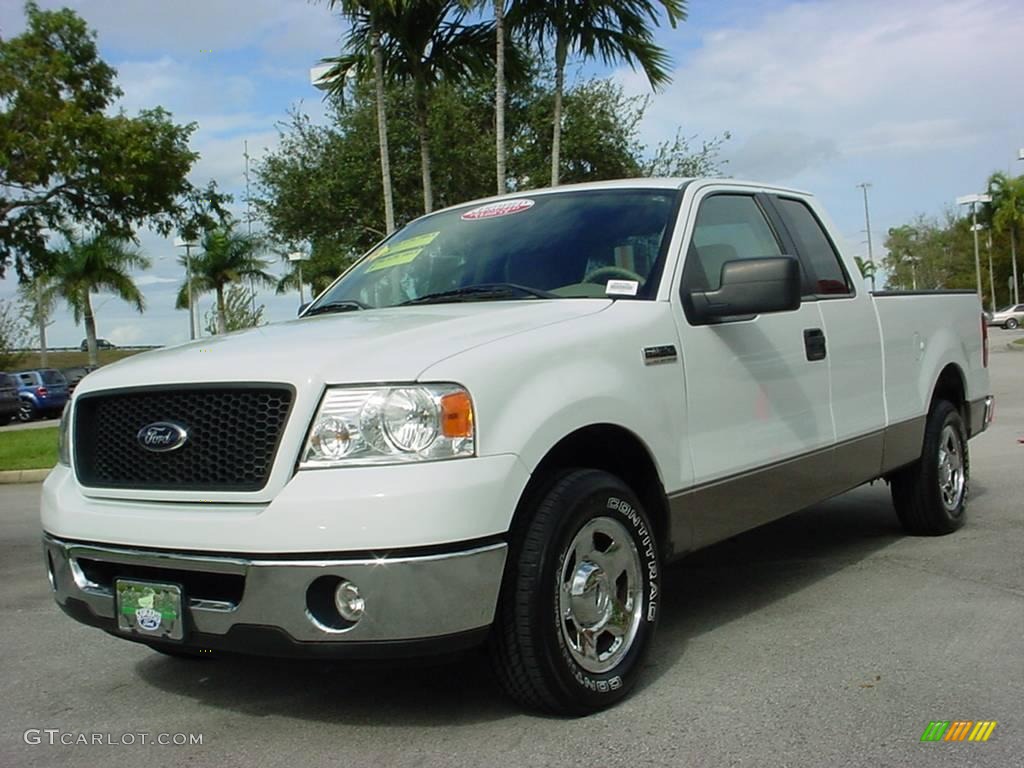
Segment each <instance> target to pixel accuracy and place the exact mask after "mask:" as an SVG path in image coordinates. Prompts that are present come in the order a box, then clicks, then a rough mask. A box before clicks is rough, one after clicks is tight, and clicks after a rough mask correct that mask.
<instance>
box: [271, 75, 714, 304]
mask: <svg viewBox="0 0 1024 768" xmlns="http://www.w3.org/2000/svg"><path fill="white" fill-rule="evenodd" d="M535 74H536V76H534V77H531V78H529V79H528V80H523V81H520V80H514V81H510V89H509V102H508V114H507V131H508V180H507V183H508V186H509V188H510V189H515V190H527V189H530V188H533V187H536V186H541V185H543V184H544V182H545V181H546V178H547V174H548V171H549V164H548V158H549V151H550V143H551V131H550V115H551V111H550V105H551V103H552V100H553V98H554V90H553V83H552V80H551V77H550V76H549V75H547V74H546V73H544V72H542V71H540V72H537V73H535ZM349 96H350V98H348V99H347V100H346V101H345V102H344V103H343V104H339V103H334V104H332V106H331V113H330V119H329V120H328V124H326V125H313V124H312V123H311V122H310V121H309V120H308V119H307V118H306V117H304V116H302V115H300V114H293V115H292V116H291V118H290V120H289V122H287V123H285V124H283V125H281V126H280V130H281V138H280V141H279V143H278V148H277V149H276V150H274V151H272V152H270V153H268V154H267V155H266V157H265V158H264V159H263V160H262V161H261V162H260V163H259V164H258V165H257V167H256V181H257V185H256V189H257V194H256V196H255V203H256V208H257V211H258V212H259V215H260V217H261V219H262V220H263V221H264V223H265V224H266V226H267V228H268V230H269V231H270V232H272V234H273V236H274V239H275V240H276V241H277V242H281V243H295V242H304V241H309V242H310V243H311V245H312V253H313V260H312V262H307V263H306V264H304V265H303V272H304V276H306V278H307V280H308V279H309V275H310V274H311V272H312V270H313V269H314V265H315V264H316V263H318V262H321V263H322V265H323V270H322V274H323V275H324V281H325V282H329V280H330V279H332V278H333V277H334V276H336V275H338V274H340V273H341V271H342V270H343V269H344V268H345V267H346V266H347V265H348V264H349V263H350V262H351V260H352V259H353V258H354V257H355V256H358V255H359V254H360V253H362V252H363V251H365V250H366V249H368V248H369V247H371V246H372V245H373V244H374V243H375V242H377V241H378V240H380V239H381V238H382V237H383V236H384V231H383V228H382V227H381V223H380V222H381V221H382V218H383V217H382V214H381V208H380V199H381V198H380V195H379V192H380V186H379V185H380V183H381V180H380V175H379V174H378V173H377V172H376V163H377V143H376V123H375V119H374V113H375V106H374V96H373V92H372V90H371V89H370V88H369V87H366V86H356V87H354V88H353V89H352V92H351V93H350V95H349ZM410 96H411V86H409V85H391V86H389V89H388V92H387V98H388V114H389V133H390V138H391V149H392V160H393V163H392V168H393V171H394V184H395V207H396V212H395V213H396V218H397V220H398V225H399V226H402V225H403V224H404V223H405V222H408V221H409V220H411V219H412V218H414V217H416V216H417V215H419V213H420V212H421V211H422V207H421V202H420V197H419V193H420V190H419V185H418V183H417V177H418V172H419V165H418V160H419V157H418V151H417V150H418V134H417V130H416V125H415V121H416V116H415V113H414V108H413V106H412V104H411V101H412V99H411V98H410ZM492 99H493V83H492V82H491V81H490V79H489V78H480V79H477V80H474V81H471V82H470V83H467V84H465V85H462V86H459V87H458V88H455V87H453V86H450V85H448V84H445V83H442V84H441V85H440V86H439V87H438V88H437V89H436V90H435V92H434V94H433V98H432V101H431V111H430V125H431V128H432V133H433V135H434V136H436V137H437V140H436V141H435V142H434V143H433V145H432V151H433V157H434V174H433V178H434V195H435V199H436V202H437V204H438V206H448V205H454V204H456V203H460V202H464V201H467V200H472V199H474V198H478V197H484V196H488V195H491V194H493V192H494V163H493V157H494V156H493V154H492V151H493V148H494V124H493V120H492V119H491V112H490V109H491V104H492ZM565 101H566V104H567V105H569V106H570V107H571V111H570V112H569V113H568V114H569V115H571V119H569V118H567V120H566V127H565V132H564V145H565V148H566V152H565V167H566V180H567V181H574V182H575V181H598V180H601V179H611V178H621V177H624V176H644V175H649V174H650V173H651V171H652V169H653V168H654V167H655V165H658V167H659V168H660V169H661V170H660V172H661V173H666V172H670V171H669V168H672V169H676V170H680V169H686V168H690V169H695V168H696V167H697V166H699V167H700V168H701V169H703V170H701V173H705V172H706V173H708V174H714V173H718V172H719V163H718V161H717V156H716V153H717V149H714V150H712V149H709V150H708V151H705V149H704V148H703V145H702V146H701V148H699V149H698V148H696V147H697V144H696V143H694V149H690V146H689V145H688V144H685V143H673V144H672V146H671V148H670V149H669V150H660V153H659V154H658V155H657V156H656V157H657V158H660V159H657V161H656V160H655V159H654V158H651V157H648V156H647V152H646V150H645V148H644V146H643V145H642V144H641V143H640V142H639V141H638V138H637V127H638V123H639V120H640V118H641V117H642V115H643V110H644V108H645V106H646V100H645V99H643V98H642V97H627V96H625V95H624V93H623V91H622V88H621V87H620V86H618V85H617V84H615V83H614V82H612V81H610V80H601V79H593V80H585V81H582V82H580V83H577V84H576V85H574V86H573V87H572V88H570V89H569V90H568V91H567V92H566V95H565ZM704 144H706V145H707V146H708V147H715V148H717V146H718V145H719V144H720V141H719V140H718V139H715V140H714V141H710V142H704ZM317 287H320V286H317ZM294 288H295V287H294V286H291V289H292V290H294Z"/></svg>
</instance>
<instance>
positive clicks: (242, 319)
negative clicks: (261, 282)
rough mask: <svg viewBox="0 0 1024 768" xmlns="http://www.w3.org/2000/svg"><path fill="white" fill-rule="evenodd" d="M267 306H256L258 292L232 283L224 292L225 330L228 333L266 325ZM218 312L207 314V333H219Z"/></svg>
mask: <svg viewBox="0 0 1024 768" xmlns="http://www.w3.org/2000/svg"><path fill="white" fill-rule="evenodd" d="M265 311H266V306H265V305H263V304H256V291H253V290H251V289H249V288H246V287H245V286H244V285H241V284H239V283H232V284H231V285H229V286H228V287H227V289H226V290H225V291H224V330H225V331H226V332H228V333H231V332H232V331H241V330H244V329H246V328H255V327H256V326H257V325H265V324H266V321H265V320H264V319H263V313H264V312H265ZM217 317H218V314H217V311H216V310H215V309H213V308H211V309H210V310H208V311H207V313H206V332H207V333H209V334H215V333H218V332H219V330H218V327H217Z"/></svg>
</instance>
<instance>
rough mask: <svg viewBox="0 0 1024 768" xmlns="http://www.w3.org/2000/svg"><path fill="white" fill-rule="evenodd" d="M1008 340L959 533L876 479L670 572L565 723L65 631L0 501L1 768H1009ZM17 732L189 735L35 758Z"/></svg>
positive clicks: (392, 685) (1012, 678)
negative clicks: (577, 715) (632, 658)
mask: <svg viewBox="0 0 1024 768" xmlns="http://www.w3.org/2000/svg"><path fill="white" fill-rule="evenodd" d="M1016 335H1019V334H1014V336H1016ZM1010 338H1012V337H1011V335H1010V334H1006V333H1004V332H1002V331H996V332H994V334H993V341H994V343H993V355H992V365H991V369H992V376H993V390H994V392H995V394H996V396H997V398H998V403H997V411H996V424H995V425H994V427H993V428H992V429H991V430H990V431H989V432H988V433H986V434H984V435H982V436H981V437H979V438H978V439H977V440H975V441H973V442H972V444H971V447H972V471H973V477H972V489H971V499H972V501H971V508H970V520H969V522H968V525H967V527H965V528H964V529H963V530H961V531H960V532H958V533H957V534H954V535H952V536H948V537H943V538H927V539H924V538H911V537H907V536H905V535H903V533H902V532H901V531H900V529H899V527H898V525H897V523H896V519H895V514H894V513H893V511H892V508H891V505H890V502H889V496H888V491H887V489H886V487H885V486H884V485H883V484H880V483H876V484H875V485H874V486H871V487H865V488H861V489H858V490H857V491H854V492H852V493H850V494H847V495H845V496H843V497H840V498H838V499H835V500H833V501H831V502H828V503H826V504H822V505H819V506H817V507H814V508H812V509H810V510H806V511H804V512H802V513H799V514H797V515H794V516H791V517H789V518H787V519H785V520H781V521H779V522H777V523H774V524H772V525H769V526H766V527H764V528H761V529H759V530H756V531H752V532H750V533H747V534H744V535H742V536H739V537H737V538H735V539H732V540H729V541H727V542H724V543H722V544H720V545H717V546H715V547H713V548H711V549H708V550H706V551H704V552H701V553H699V554H697V555H695V556H693V557H691V558H689V559H687V560H684V561H683V562H681V563H679V564H678V565H676V566H674V567H672V568H671V569H670V570H669V572H668V574H667V578H666V583H665V603H664V609H663V613H662V619H661V621H662V624H661V627H660V631H659V636H658V639H657V642H656V645H655V648H654V652H653V653H652V655H651V658H650V661H649V664H648V669H647V670H646V674H645V677H644V680H643V682H642V684H641V686H640V688H639V689H638V690H637V691H636V692H635V693H634V695H633V696H632V697H631V698H630V699H628V700H627V701H626V702H625V703H624V704H622V705H621V706H619V707H618V708H616V709H614V710H612V711H609V712H604V713H601V714H599V715H596V716H593V717H590V718H587V719H584V720H562V719H553V718H542V717H535V716H531V715H527V714H523V713H521V712H520V711H519V710H517V709H516V708H515V707H514V706H513V705H511V704H510V703H508V702H507V701H506V700H504V699H503V698H501V696H500V695H499V694H498V693H497V691H496V689H495V687H494V685H493V684H492V683H491V681H490V676H489V672H488V670H487V666H486V664H485V663H484V662H483V660H482V659H481V657H480V656H478V655H474V654H470V655H468V656H464V657H461V658H460V659H458V660H455V661H448V662H445V663H432V664H424V663H419V664H411V663H405V664H397V665H396V664H391V665H370V664H341V663H301V662H277V661H269V660H260V659H252V660H247V659H230V658H214V659H205V660H201V661H194V662H188V661H178V660H174V659H170V658H165V657H163V656H160V655H159V654H156V653H153V652H151V651H149V650H147V649H145V648H143V647H141V646H137V645H134V644H131V643H127V642H123V641H119V640H117V639H114V638H111V637H109V636H107V635H105V634H103V633H102V632H99V631H97V630H94V629H90V628H87V627H84V626H81V625H78V624H76V623H75V622H73V621H71V620H70V619H68V618H66V617H65V616H63V614H61V612H60V611H59V610H58V609H57V608H56V606H54V605H53V603H52V600H51V597H50V593H49V589H48V587H47V584H46V577H45V572H44V569H43V567H42V564H41V561H40V550H39V542H38V537H39V530H38V522H37V517H36V515H37V512H36V506H37V499H38V495H39V486H38V485H19V486H7V487H0V648H2V653H0V681H2V690H3V695H2V697H0V765H2V766H56V765H83V766H86V765H97V766H121V765H124V766H140V765H145V766H153V765H189V766H205V765H211V766H212V765H216V766H236V765H237V766H261V767H262V766H277V765H282V766H283V765H288V766H308V765H334V766H342V765H344V766H348V765H351V766H433V765H445V766H449V765H450V766H469V765H474V766H475V765H481V766H483V765H486V766H548V765H560V766H576V765H587V766H594V767H595V768H605V767H606V766H617V765H623V766H625V765H629V766H645V765H673V766H684V765H686V766H705V765H706V766H757V767H758V768H760V767H761V766H822V765H829V766H832V767H833V768H837V767H838V766H1001V767H1007V766H1010V767H1012V766H1024V701H1022V694H1024V557H1022V552H1024V444H1022V443H1020V442H1019V440H1020V439H1022V438H1024V353H1016V352H1008V351H1005V345H1004V342H1005V341H1007V340H1009V339H1010ZM932 720H995V721H998V726H997V727H996V728H995V730H994V731H993V733H992V736H991V738H990V739H989V741H988V742H986V743H980V744H979V743H969V742H962V743H950V742H940V743H921V742H920V738H921V735H922V732H923V731H924V729H925V727H926V726H927V725H928V723H929V721H932ZM28 729H39V730H42V729H60V730H61V731H63V732H70V733H72V734H76V735H77V734H83V733H84V734H93V733H99V734H112V735H113V737H114V740H115V741H116V740H118V739H121V738H122V736H123V735H124V734H139V733H146V734H148V735H150V737H152V738H155V737H156V735H157V734H161V733H166V734H176V733H185V734H201V735H202V742H203V743H202V745H182V746H156V745H145V746H142V745H140V744H139V743H138V742H137V743H136V744H134V745H131V746H125V745H121V744H115V745H107V744H104V745H97V744H85V745H83V744H72V745H60V744H55V745H50V744H48V743H47V741H46V738H47V737H46V734H45V733H43V734H41V736H40V738H39V740H40V741H42V743H39V744H34V743H26V737H25V732H26V731H27V730H28ZM76 738H77V737H76ZM136 739H138V737H136ZM33 740H35V739H34V738H33V737H32V736H31V735H30V736H29V739H28V741H33Z"/></svg>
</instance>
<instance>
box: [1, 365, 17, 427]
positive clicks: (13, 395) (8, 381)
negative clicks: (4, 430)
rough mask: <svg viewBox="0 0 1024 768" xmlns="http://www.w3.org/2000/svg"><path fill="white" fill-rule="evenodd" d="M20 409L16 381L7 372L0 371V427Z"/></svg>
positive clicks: (7, 422) (8, 422)
mask: <svg viewBox="0 0 1024 768" xmlns="http://www.w3.org/2000/svg"><path fill="white" fill-rule="evenodd" d="M20 409H21V398H20V397H18V384H17V382H16V381H15V380H14V377H13V376H11V375H10V374H9V373H0V427H2V426H4V425H5V424H10V423H11V419H13V418H14V417H15V416H17V415H18V411H19V410H20Z"/></svg>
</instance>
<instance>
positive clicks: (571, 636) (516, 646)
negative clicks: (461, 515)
mask: <svg viewBox="0 0 1024 768" xmlns="http://www.w3.org/2000/svg"><path fill="white" fill-rule="evenodd" d="M523 513H525V517H524V518H523V519H522V521H521V524H519V525H517V526H515V528H514V530H513V540H512V546H511V550H510V553H509V561H508V563H507V565H506V568H505V579H504V583H503V585H502V592H501V597H500V598H499V601H498V611H497V618H496V621H495V626H494V628H493V631H492V632H491V638H490V643H489V652H490V657H491V662H492V665H493V667H494V671H495V675H496V676H497V678H498V681H499V683H500V684H501V686H502V688H503V689H504V690H505V691H506V693H508V694H509V695H510V696H511V697H512V698H513V699H515V700H516V701H517V702H519V703H520V704H522V705H523V706H525V707H527V708H529V709H534V710H538V711H542V712H547V713H551V714H558V715H585V714H589V713H591V712H597V711H599V710H602V709H605V708H607V707H610V706H612V705H613V704H615V703H617V702H618V701H620V700H622V699H623V698H624V697H625V696H626V695H627V694H628V693H629V691H630V689H631V688H632V687H633V686H634V685H635V684H636V681H637V678H638V676H639V674H640V672H641V670H642V667H643V661H644V658H645V656H646V654H647V651H648V649H649V648H650V645H651V641H652V639H653V637H654V633H655V629H656V628H657V620H658V609H659V604H660V600H661V593H660V583H659V578H660V574H661V560H660V555H659V551H660V550H659V549H658V542H657V541H656V539H655V536H654V528H653V527H652V525H651V522H650V519H649V517H648V516H647V514H646V513H645V512H644V510H643V508H642V506H641V505H640V502H639V500H638V499H637V498H636V496H635V494H634V493H633V492H632V491H631V490H630V489H629V488H628V487H627V486H626V485H625V483H623V482H622V481H621V480H619V479H618V478H617V477H615V476H614V475H610V474H608V473H606V472H601V471H598V470H593V469H575V470H566V471H563V472H561V473H559V474H558V475H556V476H554V477H552V478H551V479H550V482H549V483H548V484H547V485H546V489H545V490H543V491H542V492H541V493H540V494H538V496H537V497H536V498H535V499H534V500H533V502H528V503H527V505H526V506H525V507H524V508H523V509H522V510H521V514H523ZM609 573H614V574H615V575H614V576H611V577H610V576H608V574H609ZM581 627H582V628H583V629H587V630H588V632H587V633H584V632H583V630H582V629H581ZM595 630H596V631H595ZM587 638H589V639H590V642H589V643H588V642H587Z"/></svg>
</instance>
